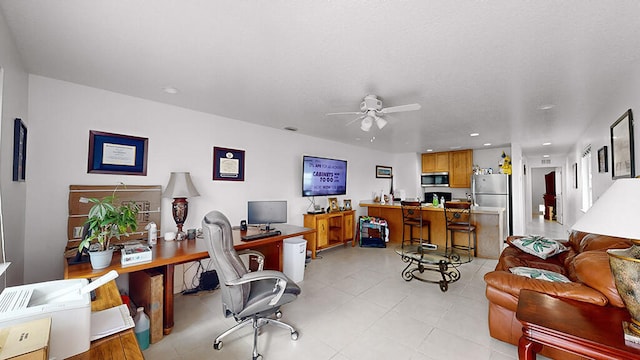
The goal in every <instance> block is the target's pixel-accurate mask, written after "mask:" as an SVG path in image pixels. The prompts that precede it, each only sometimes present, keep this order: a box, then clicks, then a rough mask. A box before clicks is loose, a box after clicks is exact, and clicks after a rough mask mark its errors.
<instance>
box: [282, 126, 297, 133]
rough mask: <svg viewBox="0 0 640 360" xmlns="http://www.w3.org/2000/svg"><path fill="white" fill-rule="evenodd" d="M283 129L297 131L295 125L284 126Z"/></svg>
mask: <svg viewBox="0 0 640 360" xmlns="http://www.w3.org/2000/svg"><path fill="white" fill-rule="evenodd" d="M284 129H285V130H289V131H294V132H295V131H298V128H297V127H295V126H287V127H285V128H284Z"/></svg>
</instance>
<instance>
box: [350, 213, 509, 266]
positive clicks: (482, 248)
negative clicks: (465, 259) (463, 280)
mask: <svg viewBox="0 0 640 360" xmlns="http://www.w3.org/2000/svg"><path fill="white" fill-rule="evenodd" d="M360 207H364V208H367V214H368V215H369V216H375V217H380V218H383V219H385V220H386V221H387V223H388V224H389V242H390V243H395V244H398V245H399V244H400V243H401V242H402V207H401V206H400V202H394V203H390V204H384V205H383V204H378V203H374V202H371V201H369V202H367V201H363V202H360ZM504 213H505V209H504V208H493V207H477V206H475V207H472V221H473V223H474V224H475V225H476V234H477V249H476V256H477V257H479V258H485V259H498V257H499V256H500V252H501V251H502V244H503V241H504V239H505V235H504V223H505V220H504ZM422 218H423V219H425V220H429V222H430V223H431V242H432V243H433V244H437V245H438V247H439V248H442V249H444V248H445V245H446V243H445V242H446V239H447V237H446V236H447V233H446V222H445V217H444V209H443V208H440V207H434V206H433V205H431V204H425V205H423V206H422ZM423 230H424V238H425V239H426V238H427V232H426V229H423ZM462 236H465V237H466V234H456V239H457V240H456V243H458V244H463V243H466V241H467V240H466V238H465V239H462Z"/></svg>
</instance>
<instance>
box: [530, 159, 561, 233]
mask: <svg viewBox="0 0 640 360" xmlns="http://www.w3.org/2000/svg"><path fill="white" fill-rule="evenodd" d="M530 204H531V214H532V217H533V219H534V220H545V221H551V222H558V223H559V224H562V217H563V216H562V212H563V206H562V205H563V198H562V168H559V167H544V168H533V169H531V202H530Z"/></svg>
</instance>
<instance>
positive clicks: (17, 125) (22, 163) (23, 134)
mask: <svg viewBox="0 0 640 360" xmlns="http://www.w3.org/2000/svg"><path fill="white" fill-rule="evenodd" d="M26 166H27V127H26V126H24V123H23V122H22V119H18V118H16V119H15V120H14V121H13V181H25V179H26V171H25V169H26Z"/></svg>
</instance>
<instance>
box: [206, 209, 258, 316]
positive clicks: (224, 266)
mask: <svg viewBox="0 0 640 360" xmlns="http://www.w3.org/2000/svg"><path fill="white" fill-rule="evenodd" d="M202 232H203V235H204V239H205V243H206V245H207V250H208V251H209V257H211V260H213V264H214V266H215V268H216V270H217V271H218V278H219V279H220V290H221V298H222V309H223V312H224V314H225V316H227V317H229V316H231V315H234V314H238V313H239V312H240V311H242V310H243V309H244V306H245V304H246V302H247V298H248V297H249V292H250V290H251V285H249V284H244V285H239V286H227V285H226V283H227V282H228V281H230V280H236V279H239V278H241V277H242V276H243V275H245V274H246V273H247V269H246V267H245V266H244V263H243V262H242V260H241V259H240V257H239V256H238V254H237V253H236V250H235V249H234V248H233V233H232V231H231V224H230V223H229V220H228V219H227V217H226V216H224V214H222V213H221V212H219V211H215V210H214V211H211V212H209V213H208V214H207V215H206V216H205V217H204V219H203V220H202Z"/></svg>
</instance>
